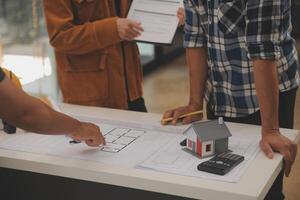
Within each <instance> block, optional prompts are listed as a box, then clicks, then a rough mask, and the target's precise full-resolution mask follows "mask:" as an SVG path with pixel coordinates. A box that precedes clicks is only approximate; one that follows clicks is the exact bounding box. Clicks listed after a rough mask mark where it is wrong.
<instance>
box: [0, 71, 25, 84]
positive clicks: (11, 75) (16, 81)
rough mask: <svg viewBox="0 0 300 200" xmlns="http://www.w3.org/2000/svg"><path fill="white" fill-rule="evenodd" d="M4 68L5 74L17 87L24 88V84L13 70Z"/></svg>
mask: <svg viewBox="0 0 300 200" xmlns="http://www.w3.org/2000/svg"><path fill="white" fill-rule="evenodd" d="M2 69H3V71H4V73H5V76H6V77H7V78H9V79H10V80H11V81H12V82H13V84H14V85H15V86H16V87H17V88H19V89H22V85H21V82H20V80H19V78H18V77H17V76H16V75H15V74H14V73H13V72H12V71H10V70H8V69H5V68H2Z"/></svg>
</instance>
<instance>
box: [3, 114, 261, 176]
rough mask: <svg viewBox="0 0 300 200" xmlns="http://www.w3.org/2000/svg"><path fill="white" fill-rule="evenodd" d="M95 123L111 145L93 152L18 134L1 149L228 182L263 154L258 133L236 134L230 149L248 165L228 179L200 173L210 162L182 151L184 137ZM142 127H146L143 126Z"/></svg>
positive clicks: (63, 140) (61, 140)
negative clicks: (259, 145) (242, 157)
mask: <svg viewBox="0 0 300 200" xmlns="http://www.w3.org/2000/svg"><path fill="white" fill-rule="evenodd" d="M80 119H81V120H82V118H80ZM85 121H87V119H86V118H85ZM92 121H93V122H95V121H98V123H97V125H99V127H100V129H101V131H102V133H103V134H104V135H105V138H106V140H107V145H105V146H100V147H97V148H91V147H88V146H87V145H86V144H84V143H80V144H72V143H70V140H71V139H70V138H68V137H66V136H50V135H38V134H34V133H18V134H14V135H9V136H7V137H5V139H2V140H1V141H0V148H2V149H8V150H15V151H21V152H30V153H34V154H41V155H52V156H58V157H63V158H73V159H80V160H90V161H95V162H100V163H107V164H116V165H119V166H120V165H121V166H128V167H135V168H139V169H144V170H146V169H147V170H154V171H160V172H166V173H172V174H177V175H183V176H192V177H198V178H205V179H213V180H218V181H225V182H238V180H239V179H240V177H241V176H242V175H243V173H244V172H245V170H246V169H247V167H248V166H249V165H250V162H251V160H253V159H254V158H255V156H256V155H257V152H258V151H259V147H258V144H259V140H260V135H259V134H253V132H254V131H255V132H257V130H256V129H255V130H253V129H247V130H241V131H243V134H234V133H233V134H232V135H233V136H232V137H231V138H230V139H229V148H230V149H231V150H232V151H233V153H237V154H240V155H243V156H245V161H244V162H242V163H241V164H240V165H239V166H238V167H236V168H235V169H233V170H232V171H231V172H230V173H228V174H227V175H225V176H217V175H212V174H208V173H205V172H200V171H198V170H197V165H198V164H199V163H200V162H202V161H205V160H207V159H202V160H200V159H199V158H197V157H195V156H193V155H191V154H189V153H186V152H184V151H183V150H182V149H181V146H180V145H179V143H180V142H181V141H182V140H183V139H184V138H185V136H184V135H183V134H178V133H167V132H161V131H159V130H155V129H153V127H150V129H148V128H147V126H144V128H136V127H134V128H130V127H128V126H122V124H121V125H120V126H118V125H116V124H117V122H114V123H112V124H113V125H112V124H107V121H106V123H103V122H102V121H99V120H96V119H93V120H92ZM139 127H143V126H142V124H140V125H139ZM229 128H230V126H229ZM235 131H239V130H235ZM255 132H254V133H255Z"/></svg>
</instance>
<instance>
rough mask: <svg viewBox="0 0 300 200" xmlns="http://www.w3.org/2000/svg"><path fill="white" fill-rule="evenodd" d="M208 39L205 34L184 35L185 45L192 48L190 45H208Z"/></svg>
mask: <svg viewBox="0 0 300 200" xmlns="http://www.w3.org/2000/svg"><path fill="white" fill-rule="evenodd" d="M206 46H207V40H206V37H205V36H201V35H189V34H185V35H184V41H183V47H184V48H190V47H206Z"/></svg>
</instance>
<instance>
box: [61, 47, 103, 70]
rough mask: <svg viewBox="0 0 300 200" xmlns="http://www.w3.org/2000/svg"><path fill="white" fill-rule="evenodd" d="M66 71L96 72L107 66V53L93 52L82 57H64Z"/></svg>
mask: <svg viewBox="0 0 300 200" xmlns="http://www.w3.org/2000/svg"><path fill="white" fill-rule="evenodd" d="M66 61H67V63H66V68H65V69H66V71H68V72H96V71H101V70H103V69H104V68H105V67H106V65H107V53H106V52H103V51H94V52H92V53H87V54H82V55H66Z"/></svg>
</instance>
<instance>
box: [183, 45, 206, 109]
mask: <svg viewBox="0 0 300 200" xmlns="http://www.w3.org/2000/svg"><path fill="white" fill-rule="evenodd" d="M186 58H187V65H188V68H189V76H190V104H199V105H201V106H202V105H203V98H204V90H205V84H206V80H207V71H208V65H207V53H206V48H204V47H203V48H187V51H186Z"/></svg>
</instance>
